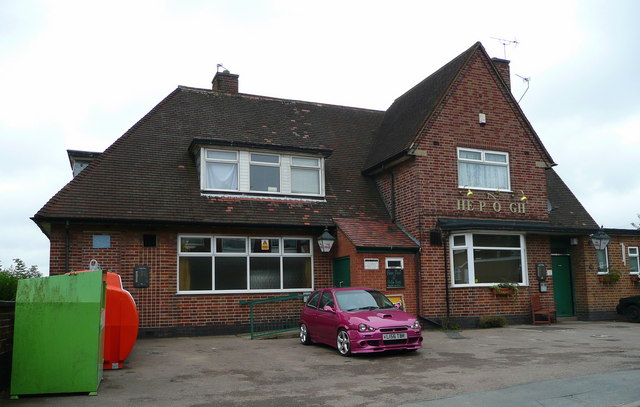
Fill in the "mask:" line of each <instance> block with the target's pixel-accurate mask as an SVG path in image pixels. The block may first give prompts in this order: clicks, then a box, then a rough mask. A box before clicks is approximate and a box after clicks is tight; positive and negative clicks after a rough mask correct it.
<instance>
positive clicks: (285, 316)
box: [240, 293, 309, 339]
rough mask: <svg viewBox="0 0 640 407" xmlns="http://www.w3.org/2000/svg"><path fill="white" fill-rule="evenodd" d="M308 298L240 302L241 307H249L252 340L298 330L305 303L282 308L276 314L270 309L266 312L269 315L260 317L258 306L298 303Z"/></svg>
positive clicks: (303, 295)
mask: <svg viewBox="0 0 640 407" xmlns="http://www.w3.org/2000/svg"><path fill="white" fill-rule="evenodd" d="M307 296H309V293H305V294H291V295H285V296H279V297H272V298H263V299H260V300H252V301H240V305H249V322H250V325H251V339H254V338H258V337H261V336H271V335H275V334H279V333H283V332H290V331H295V330H297V329H298V324H299V323H300V311H301V310H302V306H303V302H302V301H301V302H300V304H295V303H293V304H290V305H289V307H288V309H287V307H281V309H278V310H276V312H274V310H273V309H270V310H268V311H264V312H266V313H267V315H259V316H256V312H257V310H256V306H259V305H265V304H273V303H276V302H282V301H296V300H299V299H302V298H304V297H307ZM297 305H299V306H297Z"/></svg>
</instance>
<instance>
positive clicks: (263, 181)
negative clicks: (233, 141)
mask: <svg viewBox="0 0 640 407" xmlns="http://www.w3.org/2000/svg"><path fill="white" fill-rule="evenodd" d="M199 169H200V174H201V177H200V178H201V180H200V182H201V188H202V190H204V191H221V192H226V191H229V192H234V191H237V192H255V193H258V194H277V195H303V196H323V195H324V173H323V170H324V159H323V158H321V157H303V156H291V155H287V154H274V153H264V152H256V151H235V150H224V149H209V148H203V149H202V150H201V156H200V157H199Z"/></svg>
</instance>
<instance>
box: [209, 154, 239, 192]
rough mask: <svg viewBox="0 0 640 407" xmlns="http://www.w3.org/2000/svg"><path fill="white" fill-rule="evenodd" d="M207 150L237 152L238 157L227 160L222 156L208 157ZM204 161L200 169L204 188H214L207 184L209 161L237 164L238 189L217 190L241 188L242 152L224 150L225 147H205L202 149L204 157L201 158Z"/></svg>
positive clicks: (217, 189) (218, 189) (220, 189)
mask: <svg viewBox="0 0 640 407" xmlns="http://www.w3.org/2000/svg"><path fill="white" fill-rule="evenodd" d="M207 151H212V152H221V153H235V154H236V159H235V160H225V159H222V158H208V157H207ZM200 161H201V162H202V168H201V169H200V174H201V176H200V178H201V182H200V184H201V187H202V189H211V190H214V189H213V188H209V186H208V185H207V164H208V163H221V164H235V165H236V185H237V186H238V188H236V189H223V188H215V190H216V191H238V190H239V189H240V152H238V151H235V150H223V149H219V148H203V149H202V157H201V160H200Z"/></svg>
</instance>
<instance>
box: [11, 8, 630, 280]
mask: <svg viewBox="0 0 640 407" xmlns="http://www.w3.org/2000/svg"><path fill="white" fill-rule="evenodd" d="M638 21H640V2H637V1H633V0H629V1H619V0H608V1H579V2H578V1H564V0H563V1H557V0H555V1H535V2H532V1H526V2H525V1H522V2H520V1H515V0H510V1H504V2H503V1H486V0H485V1H481V2H480V1H446V2H445V1H415V2H414V1H394V2H391V1H388V0H385V1H371V0H367V1H346V0H342V1H327V0H323V1H316V2H306V1H299V0H296V1H186V0H179V1H159V0H158V1H134V0H127V1H122V2H121V1H100V2H98V1H87V0H84V1H62V0H56V1H48V2H38V1H24V0H13V1H10V0H0V193H1V194H2V199H1V200H0V261H1V262H2V265H3V266H5V267H6V266H9V265H10V264H11V259H13V258H15V257H19V258H21V259H23V260H24V261H25V262H26V263H27V265H37V266H38V267H39V268H40V270H41V271H43V272H45V273H48V269H49V241H48V239H47V238H46V237H45V235H44V234H43V233H42V232H41V231H40V230H39V229H38V227H37V226H36V225H35V223H33V222H32V221H31V220H30V219H29V218H30V217H32V216H33V215H34V214H35V213H36V212H37V211H38V210H39V209H40V208H41V207H42V206H43V205H44V204H45V203H46V202H47V201H48V200H49V198H51V197H52V196H53V195H54V194H55V193H56V192H57V191H58V190H59V189H60V188H62V187H63V186H64V185H65V184H66V183H67V182H69V181H70V179H71V175H72V174H71V169H70V167H69V162H68V159H67V154H66V150H67V149H75V150H88V151H103V150H104V149H106V148H107V147H108V146H109V145H111V144H112V143H113V142H114V141H115V140H116V139H117V138H118V137H120V136H121V135H122V134H123V133H124V132H125V131H126V130H127V129H128V128H129V127H131V126H132V125H133V124H135V122H136V121H137V120H139V119H140V118H141V117H142V116H143V115H144V114H145V113H147V112H148V111H149V110H150V109H152V108H153V107H154V106H155V105H156V104H157V103H158V102H159V101H160V100H161V99H162V98H164V97H165V96H166V95H167V94H169V93H170V92H171V91H173V90H174V89H175V88H176V86H178V85H187V86H193V87H199V88H210V87H211V79H212V77H213V75H214V73H215V71H216V64H219V63H221V64H223V65H224V66H225V67H226V68H228V69H229V70H230V71H231V72H232V73H236V74H239V75H240V92H243V93H250V94H257V95H267V96H274V97H281V98H291V99H298V100H305V101H314V102H323V103H331V104H338V105H346V106H355V107H364V108H372V109H379V110H385V109H386V108H387V107H388V106H389V105H390V104H391V103H392V102H393V100H394V99H395V98H397V97H398V96H400V95H401V94H403V93H404V92H405V91H406V90H408V89H409V88H411V87H412V86H413V85H415V84H416V83H418V82H419V81H421V80H422V79H424V78H425V77H427V76H428V75H429V74H431V73H432V72H434V71H435V70H436V69H438V68H439V67H441V66H442V65H444V64H445V63H447V62H448V61H450V60H451V59H452V58H454V57H455V56H457V55H458V54H460V53H461V52H462V51H464V50H466V49H467V48H469V47H470V46H471V45H472V44H473V43H475V42H476V41H481V42H482V43H483V45H484V47H485V48H486V50H487V51H488V52H489V55H490V56H495V57H499V58H505V48H506V58H507V59H509V60H511V73H512V78H511V80H512V84H513V85H512V91H513V94H514V95H515V96H516V99H519V98H520V97H521V96H522V95H523V93H524V92H525V89H526V83H525V82H524V81H523V80H522V79H520V78H519V77H518V76H516V75H520V76H522V77H526V78H530V81H529V84H530V88H529V90H528V92H527V93H526V94H525V95H524V97H523V98H522V101H521V103H520V104H521V107H522V109H523V110H524V112H525V114H526V115H527V117H528V119H529V121H530V122H531V123H532V125H533V127H534V129H535V130H536V131H537V133H538V135H539V136H540V138H541V139H542V141H543V143H544V144H545V146H546V148H547V150H548V151H549V152H550V154H551V156H552V157H553V158H554V160H555V162H556V163H558V166H557V167H556V170H557V171H558V173H559V174H560V176H561V177H562V178H563V179H564V181H565V182H566V183H567V184H568V185H569V187H570V188H571V189H572V190H573V192H574V194H575V195H576V196H577V197H578V199H579V200H580V201H581V202H582V204H583V205H584V206H585V207H586V208H587V210H588V211H589V212H590V213H591V215H592V216H593V217H594V218H595V220H596V221H597V222H598V223H600V224H603V225H604V226H605V227H611V228H630V227H631V224H630V223H631V222H634V221H635V222H637V221H638V218H637V216H636V214H637V213H640V203H639V202H640V172H639V171H638V166H639V165H638V162H639V158H640V98H639V97H638V95H640V78H639V77H638V75H639V74H640V60H639V58H640V52H638V51H639V46H638V40H639V39H640V24H639V23H638ZM494 38H503V39H508V40H517V41H518V44H517V46H516V45H515V44H514V45H509V46H507V47H503V45H502V44H501V43H500V41H498V40H496V39H494Z"/></svg>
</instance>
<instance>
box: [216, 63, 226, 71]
mask: <svg viewBox="0 0 640 407" xmlns="http://www.w3.org/2000/svg"><path fill="white" fill-rule="evenodd" d="M220 68H222V73H229V70H228V69H227V68H225V67H224V66H222V64H216V72H220Z"/></svg>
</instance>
